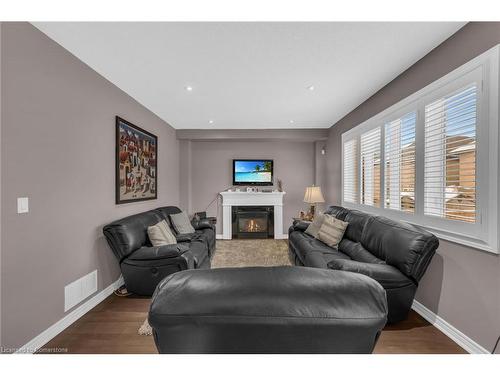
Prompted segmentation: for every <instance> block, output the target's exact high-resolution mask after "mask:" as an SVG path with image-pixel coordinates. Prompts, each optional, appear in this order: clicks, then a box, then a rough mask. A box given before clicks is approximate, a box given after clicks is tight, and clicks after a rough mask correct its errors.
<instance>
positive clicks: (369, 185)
mask: <svg viewBox="0 0 500 375" xmlns="http://www.w3.org/2000/svg"><path fill="white" fill-rule="evenodd" d="M380 132H381V131H380V127H377V128H375V129H373V130H370V131H368V132H366V133H363V134H361V203H363V204H366V205H369V206H375V207H380Z"/></svg>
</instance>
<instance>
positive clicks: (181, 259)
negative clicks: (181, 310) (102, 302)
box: [103, 206, 215, 296]
mask: <svg viewBox="0 0 500 375" xmlns="http://www.w3.org/2000/svg"><path fill="white" fill-rule="evenodd" d="M179 212H181V210H180V209H179V208H178V207H174V206H167V207H160V208H157V209H154V210H151V211H146V212H143V213H140V214H136V215H132V216H128V217H125V218H123V219H120V220H116V221H114V222H112V223H110V224H108V225H106V226H104V228H103V233H104V236H105V237H106V239H107V241H108V243H109V246H110V247H111V250H113V253H114V254H115V256H116V258H117V259H118V261H119V262H120V268H121V271H122V275H123V279H124V281H125V286H126V287H127V290H128V291H130V292H132V293H135V294H139V295H145V296H150V295H152V294H153V292H154V290H155V288H156V286H157V285H158V283H159V282H160V281H161V280H162V279H163V278H165V277H166V276H168V275H170V274H171V273H174V272H178V271H182V270H186V269H194V268H210V260H211V258H212V256H213V254H214V251H215V226H214V225H212V224H210V223H209V222H208V220H201V221H193V222H192V224H193V227H194V228H195V230H196V232H195V233H193V234H180V235H176V238H177V244H175V245H166V246H160V247H155V246H152V245H151V242H150V241H149V238H148V233H147V229H148V227H149V226H152V225H155V224H157V223H158V222H160V221H161V220H166V221H167V223H168V224H169V225H170V228H171V229H172V233H176V232H175V230H174V229H173V228H172V225H171V223H170V218H169V215H170V214H176V213H179Z"/></svg>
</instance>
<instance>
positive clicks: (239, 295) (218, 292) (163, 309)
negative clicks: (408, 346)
mask: <svg viewBox="0 0 500 375" xmlns="http://www.w3.org/2000/svg"><path fill="white" fill-rule="evenodd" d="M386 320H387V302H386V295H385V291H384V289H383V288H382V286H381V285H380V284H379V283H377V282H376V281H375V280H373V279H371V278H369V277H367V276H364V275H360V274H355V273H352V272H344V271H331V270H322V269H314V268H307V267H253V268H220V269H213V270H187V271H182V272H179V273H175V274H173V275H170V276H168V277H167V278H165V279H164V280H163V281H162V282H161V283H160V284H159V285H158V287H157V289H156V291H155V294H154V295H153V300H152V303H151V307H150V311H149V323H150V324H151V326H152V327H153V334H154V339H155V343H156V347H157V348H158V351H159V352H160V353H371V352H372V351H373V348H374V346H375V343H376V341H377V339H378V336H379V334H380V331H381V330H382V328H383V327H384V326H385V323H386Z"/></svg>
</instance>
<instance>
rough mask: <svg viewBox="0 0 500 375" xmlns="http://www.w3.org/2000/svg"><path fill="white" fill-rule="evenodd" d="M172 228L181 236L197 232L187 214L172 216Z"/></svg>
mask: <svg viewBox="0 0 500 375" xmlns="http://www.w3.org/2000/svg"><path fill="white" fill-rule="evenodd" d="M170 221H171V222H172V226H173V227H174V229H175V230H176V231H177V233H179V234H186V233H194V232H195V230H194V228H193V226H192V225H191V222H190V221H189V217H188V215H187V214H186V213H185V212H179V213H178V214H172V215H170Z"/></svg>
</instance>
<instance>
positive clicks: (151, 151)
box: [115, 116, 158, 204]
mask: <svg viewBox="0 0 500 375" xmlns="http://www.w3.org/2000/svg"><path fill="white" fill-rule="evenodd" d="M115 127H116V145H115V149H116V151H115V201H116V204H123V203H132V202H140V201H146V200H152V199H157V198H158V165H157V164H158V137H157V136H156V135H154V134H152V133H150V132H148V131H146V130H144V129H142V128H140V127H139V126H137V125H134V124H132V123H131V122H129V121H127V120H125V119H123V118H121V117H119V116H116V119H115Z"/></svg>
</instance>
